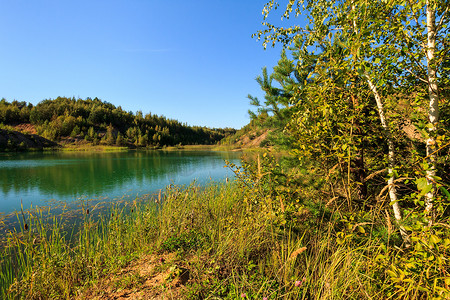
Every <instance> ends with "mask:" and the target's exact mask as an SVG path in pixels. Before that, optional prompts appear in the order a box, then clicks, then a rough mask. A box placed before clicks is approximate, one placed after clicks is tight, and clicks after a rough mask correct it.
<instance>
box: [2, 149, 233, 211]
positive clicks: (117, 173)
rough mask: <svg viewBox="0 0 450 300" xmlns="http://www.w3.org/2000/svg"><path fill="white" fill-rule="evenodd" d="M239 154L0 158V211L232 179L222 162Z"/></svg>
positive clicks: (67, 154)
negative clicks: (170, 185)
mask: <svg viewBox="0 0 450 300" xmlns="http://www.w3.org/2000/svg"><path fill="white" fill-rule="evenodd" d="M239 158H240V154H239V153H235V152H212V151H125V152H113V153H108V152H103V153H92V152H89V153H85V152H54V153H21V154H2V155H0V213H2V214H7V213H10V212H13V211H18V210H20V206H21V202H22V203H23V207H24V208H25V209H27V208H30V207H31V206H33V207H36V206H48V205H52V204H55V203H58V204H59V203H69V204H70V203H75V202H77V201H80V200H81V201H82V200H83V199H87V200H88V199H101V200H102V201H115V200H117V199H124V198H130V199H133V198H135V197H136V196H141V195H145V194H151V193H154V192H156V191H158V190H159V189H163V188H164V187H165V186H167V185H169V184H172V183H173V184H189V183H190V182H192V181H193V180H196V181H197V182H199V183H205V182H208V181H210V180H211V179H212V180H216V181H218V180H224V179H225V178H226V177H230V178H231V177H233V172H232V171H231V170H230V169H228V168H224V165H225V160H229V161H231V162H233V163H236V164H239Z"/></svg>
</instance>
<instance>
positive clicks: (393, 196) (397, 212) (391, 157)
mask: <svg viewBox="0 0 450 300" xmlns="http://www.w3.org/2000/svg"><path fill="white" fill-rule="evenodd" d="M364 75H365V76H366V80H367V83H368V84H369V87H370V90H371V91H372V93H373V95H374V97H375V101H376V103H377V108H378V115H379V117H380V121H381V126H383V129H384V131H385V132H386V138H387V143H388V174H389V180H388V189H389V199H390V200H391V203H392V209H393V211H394V217H395V220H396V222H397V225H398V226H399V229H400V234H401V236H402V239H403V241H404V242H405V244H406V246H407V247H408V246H409V245H410V239H409V236H408V233H407V232H406V229H405V228H404V227H403V226H402V225H401V221H402V218H403V217H402V212H401V209H400V205H399V203H398V198H397V190H396V188H395V184H394V179H395V177H394V174H393V171H394V166H395V147H394V142H393V141H392V137H391V134H390V131H389V126H388V124H387V122H386V117H385V115H384V107H383V102H382V101H381V96H380V94H379V93H378V90H377V87H376V86H375V85H374V84H373V83H372V80H371V79H370V76H369V74H367V73H365V74H364Z"/></svg>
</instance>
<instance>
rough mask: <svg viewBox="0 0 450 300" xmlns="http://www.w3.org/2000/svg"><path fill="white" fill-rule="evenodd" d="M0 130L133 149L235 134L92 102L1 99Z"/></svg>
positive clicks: (213, 140) (196, 142)
mask: <svg viewBox="0 0 450 300" xmlns="http://www.w3.org/2000/svg"><path fill="white" fill-rule="evenodd" d="M0 124H1V128H3V129H9V130H16V129H17V125H21V124H30V125H32V128H33V130H34V131H35V132H34V133H36V134H38V135H39V136H42V137H44V138H46V139H48V140H50V141H56V142H63V143H77V142H78V143H80V142H81V143H84V144H85V143H88V144H92V145H98V144H103V145H117V146H128V147H134V148H136V147H156V148H158V147H162V146H174V145H199V144H200V145H210V144H215V143H217V142H218V141H219V140H221V139H222V138H224V137H225V136H227V135H229V134H233V133H234V132H235V130H234V129H231V128H225V129H210V128H206V127H200V126H189V125H187V124H182V123H180V122H179V121H176V120H171V119H167V118H166V117H164V116H158V115H156V114H152V113H148V114H146V115H144V114H143V113H142V111H138V112H137V113H133V112H127V111H124V110H123V109H122V108H121V107H120V106H119V107H116V106H115V105H113V104H111V103H108V102H106V101H102V100H100V99H98V98H94V99H91V98H87V99H85V100H83V99H75V98H65V97H58V98H56V99H53V100H52V99H48V100H43V101H41V102H39V103H38V104H37V105H36V106H34V105H33V104H31V103H27V102H25V101H17V100H14V101H12V102H8V101H7V100H6V99H2V100H0ZM19 127H20V126H19ZM19 146H20V145H14V144H13V143H9V144H6V145H3V148H5V149H8V148H9V149H11V150H12V149H21V147H19ZM22 148H23V147H22Z"/></svg>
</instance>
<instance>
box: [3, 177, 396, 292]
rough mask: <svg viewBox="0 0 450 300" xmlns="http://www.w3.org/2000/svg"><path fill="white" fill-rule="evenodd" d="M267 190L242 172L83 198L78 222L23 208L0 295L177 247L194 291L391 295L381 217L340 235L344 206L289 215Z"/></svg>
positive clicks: (80, 279)
mask: <svg viewBox="0 0 450 300" xmlns="http://www.w3.org/2000/svg"><path fill="white" fill-rule="evenodd" d="M261 197H262V196H259V195H257V194H256V192H255V189H254V186H251V185H242V184H240V183H239V182H232V183H211V184H209V185H206V186H202V187H201V186H198V185H196V184H192V185H190V186H187V187H180V186H173V185H171V186H168V187H167V189H166V190H165V191H164V192H163V193H160V194H159V195H156V196H155V197H153V198H152V199H151V200H149V201H135V202H132V203H129V204H128V205H127V206H112V207H110V208H109V210H108V211H106V212H103V214H101V215H100V216H97V217H96V216H94V215H93V214H92V212H89V211H88V210H87V209H86V208H84V209H83V220H82V223H81V226H80V227H79V229H78V230H77V231H76V232H75V231H74V232H72V231H71V230H70V229H67V228H65V227H64V226H62V225H61V224H63V223H64V220H62V219H59V218H58V217H56V216H55V217H53V218H51V219H45V218H44V217H43V216H42V215H41V214H39V213H38V214H31V213H25V214H24V215H20V214H19V215H18V217H19V221H20V228H21V230H18V231H14V232H10V233H9V235H8V239H7V245H6V247H4V249H3V250H2V252H1V268H2V273H1V275H0V289H1V290H0V298H2V299H8V298H11V299H17V298H18V299H69V298H73V297H76V296H77V295H81V294H82V293H83V291H84V290H85V289H86V288H89V287H90V286H92V285H94V284H95V283H96V282H97V281H99V280H102V278H105V277H110V276H114V274H116V273H117V271H118V270H120V269H121V268H123V267H125V266H127V265H129V264H130V263H131V262H132V261H134V260H136V259H138V258H139V257H141V256H143V255H145V254H149V253H169V252H170V253H175V254H176V257H177V261H178V265H180V266H182V267H183V268H184V269H188V270H189V281H188V282H187V283H186V290H185V294H184V297H185V299H217V298H226V299H242V298H246V299H262V298H263V297H268V299H374V298H387V297H389V294H388V293H387V291H386V289H385V286H386V285H385V283H386V282H385V281H386V280H387V277H386V276H385V274H384V270H383V269H380V265H379V264H377V259H378V257H379V256H380V255H381V254H382V252H383V250H382V249H383V248H382V247H380V245H381V244H382V241H381V239H380V238H379V237H378V236H377V235H376V234H375V233H376V232H377V229H376V226H378V225H380V226H381V223H380V222H381V221H380V220H376V219H372V220H370V222H367V223H371V224H372V230H371V231H370V232H365V231H364V230H361V232H359V233H356V232H353V233H351V234H350V233H349V234H348V235H347V236H346V237H344V238H343V239H341V238H340V236H339V234H338V232H339V231H341V230H342V224H341V223H340V222H341V221H340V220H341V219H340V218H337V217H335V215H336V216H337V215H340V214H341V212H340V211H332V212H331V213H330V212H328V220H327V221H326V222H322V221H321V220H322V219H323V218H324V216H322V215H318V216H314V215H308V217H307V218H306V219H303V220H298V221H296V222H295V223H292V222H280V219H282V218H284V217H283V216H282V214H280V213H278V212H276V211H275V210H274V209H273V208H271V205H272V204H273V202H274V200H273V199H270V197H265V198H264V197H262V198H261ZM269 204H270V205H269ZM330 214H331V216H330ZM374 215H376V214H374ZM312 224H315V226H312ZM377 224H378V225H377ZM353 228H356V227H353ZM70 241H72V242H70ZM383 253H384V252H383ZM127 282H128V281H127ZM127 284H132V283H127ZM135 284H137V285H138V284H139V281H136V282H135ZM137 288H139V286H137Z"/></svg>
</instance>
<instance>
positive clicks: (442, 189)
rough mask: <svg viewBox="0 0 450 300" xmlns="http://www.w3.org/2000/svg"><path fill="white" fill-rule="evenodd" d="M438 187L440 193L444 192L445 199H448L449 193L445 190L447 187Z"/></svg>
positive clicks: (449, 197)
mask: <svg viewBox="0 0 450 300" xmlns="http://www.w3.org/2000/svg"><path fill="white" fill-rule="evenodd" d="M439 189H440V190H441V192H442V194H444V195H445V196H446V197H447V199H449V200H450V193H449V192H448V191H447V189H446V188H445V187H443V186H441V187H440V188H439Z"/></svg>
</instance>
